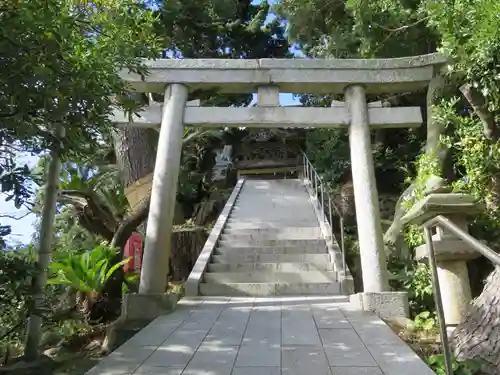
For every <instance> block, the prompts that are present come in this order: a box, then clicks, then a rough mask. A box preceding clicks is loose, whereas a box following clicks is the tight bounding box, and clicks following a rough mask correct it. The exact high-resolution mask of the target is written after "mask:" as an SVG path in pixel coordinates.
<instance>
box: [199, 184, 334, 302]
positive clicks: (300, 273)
mask: <svg viewBox="0 0 500 375" xmlns="http://www.w3.org/2000/svg"><path fill="white" fill-rule="evenodd" d="M199 291H200V294H201V295H205V296H270V295H339V294H340V293H341V291H340V283H339V282H338V278H337V272H336V271H335V269H334V267H333V263H332V262H331V260H330V255H329V253H328V250H327V243H326V240H325V238H324V235H323V233H322V231H321V228H320V225H319V221H318V218H317V216H316V213H315V210H314V207H313V204H312V202H311V199H310V196H309V194H308V192H307V190H306V188H305V186H304V185H303V183H302V182H301V181H300V180H246V181H245V183H244V184H243V187H242V190H241V191H240V194H239V196H238V198H237V200H236V202H235V206H234V207H233V209H232V211H231V213H230V215H229V218H228V220H227V222H226V224H225V226H224V228H223V232H222V234H221V236H220V238H219V241H218V243H217V247H216V248H215V250H214V252H213V254H212V257H211V260H210V263H209V264H208V265H207V269H206V270H205V272H204V274H203V282H202V283H200V284H199Z"/></svg>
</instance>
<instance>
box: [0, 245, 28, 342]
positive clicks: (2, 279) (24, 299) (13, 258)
mask: <svg viewBox="0 0 500 375" xmlns="http://www.w3.org/2000/svg"><path fill="white" fill-rule="evenodd" d="M31 260H32V258H31V256H30V252H29V251H28V250H27V249H16V250H9V251H0V306H2V308H1V309H0V327H1V329H0V337H2V336H4V335H5V334H7V333H8V332H9V331H11V330H13V329H14V331H13V332H12V333H11V334H9V335H8V336H7V337H6V338H4V339H3V340H0V341H1V343H2V344H9V343H13V342H16V341H17V342H18V341H19V340H20V338H21V333H22V326H19V327H16V325H18V324H19V323H21V324H23V323H24V321H25V318H26V311H27V308H28V305H29V302H30V281H31V277H32V275H33V273H34V267H33V264H32V263H31ZM2 346H3V345H0V349H2Z"/></svg>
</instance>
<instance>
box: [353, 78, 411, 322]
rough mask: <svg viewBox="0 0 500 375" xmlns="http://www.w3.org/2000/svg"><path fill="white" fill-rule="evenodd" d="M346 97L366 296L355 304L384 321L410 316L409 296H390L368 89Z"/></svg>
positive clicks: (355, 90)
mask: <svg viewBox="0 0 500 375" xmlns="http://www.w3.org/2000/svg"><path fill="white" fill-rule="evenodd" d="M344 94H345V102H346V104H347V107H348V109H349V112H350V116H351V122H350V126H349V147H350V152H351V171H352V182H353V189H354V202H355V205H356V222H357V228H358V239H359V250H360V257H361V268H362V273H363V292H362V293H357V294H354V295H352V296H351V303H353V304H354V305H355V306H356V307H357V308H359V309H362V310H369V311H374V312H376V313H377V314H379V315H380V316H382V317H384V318H392V317H395V316H408V314H409V308H408V296H407V294H406V293H402V292H389V282H388V272H387V263H386V258H385V250H384V240H383V232H382V224H381V221H380V207H379V200H378V192H377V184H376V180H375V168H374V164H373V155H372V145H371V139H370V119H369V116H368V104H367V101H366V93H365V88H364V87H363V86H360V85H353V86H348V87H346V89H345V92H344Z"/></svg>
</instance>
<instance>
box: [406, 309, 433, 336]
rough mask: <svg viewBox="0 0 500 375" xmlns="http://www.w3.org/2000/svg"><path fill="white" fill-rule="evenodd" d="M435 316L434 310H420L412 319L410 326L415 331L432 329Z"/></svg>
mask: <svg viewBox="0 0 500 375" xmlns="http://www.w3.org/2000/svg"><path fill="white" fill-rule="evenodd" d="M436 325H437V318H436V313H435V312H430V311H422V312H421V313H420V314H417V316H415V318H414V319H413V322H412V324H411V327H412V328H413V329H414V330H416V331H423V332H427V331H432V330H434V329H435V328H436Z"/></svg>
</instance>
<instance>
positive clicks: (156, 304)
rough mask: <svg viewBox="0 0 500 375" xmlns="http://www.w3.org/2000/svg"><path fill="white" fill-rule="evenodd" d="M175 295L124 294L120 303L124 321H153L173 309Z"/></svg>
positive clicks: (175, 302) (176, 296) (177, 298)
mask: <svg viewBox="0 0 500 375" xmlns="http://www.w3.org/2000/svg"><path fill="white" fill-rule="evenodd" d="M178 300H179V296H178V295H177V294H136V293H134V294H125V295H124V296H123V302H122V315H121V318H122V319H123V320H124V321H137V320H153V319H155V318H157V317H159V316H160V315H165V314H168V313H169V312H171V311H172V310H173V309H175V306H176V305H177V301H178Z"/></svg>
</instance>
